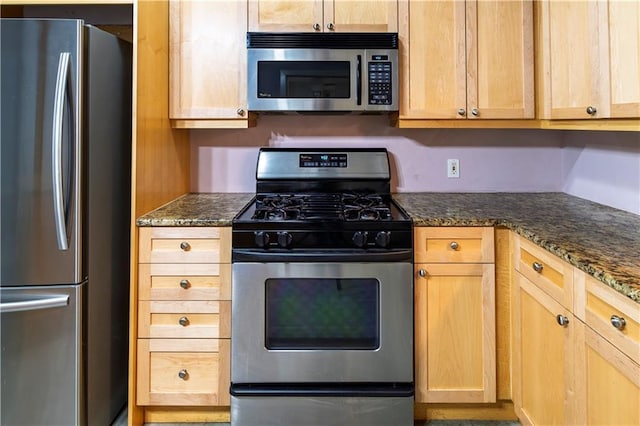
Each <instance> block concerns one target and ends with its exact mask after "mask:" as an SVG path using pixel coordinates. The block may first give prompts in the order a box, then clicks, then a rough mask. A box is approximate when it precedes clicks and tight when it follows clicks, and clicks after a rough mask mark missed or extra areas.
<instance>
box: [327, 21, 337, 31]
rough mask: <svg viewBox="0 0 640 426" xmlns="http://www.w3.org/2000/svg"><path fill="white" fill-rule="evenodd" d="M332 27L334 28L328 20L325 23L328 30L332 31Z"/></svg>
mask: <svg viewBox="0 0 640 426" xmlns="http://www.w3.org/2000/svg"><path fill="white" fill-rule="evenodd" d="M334 28H335V27H334V26H333V22H329V23H328V24H327V29H328V30H329V31H333V29H334Z"/></svg>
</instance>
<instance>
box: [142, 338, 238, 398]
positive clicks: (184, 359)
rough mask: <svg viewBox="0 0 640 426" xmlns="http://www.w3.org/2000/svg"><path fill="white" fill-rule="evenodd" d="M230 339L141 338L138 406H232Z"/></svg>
mask: <svg viewBox="0 0 640 426" xmlns="http://www.w3.org/2000/svg"><path fill="white" fill-rule="evenodd" d="M229 360H230V340H229V339H138V373H137V374H138V377H137V382H138V391H137V404H138V405H176V406H180V405H183V406H213V405H229V401H230V397H229V372H230V371H231V370H230V364H229Z"/></svg>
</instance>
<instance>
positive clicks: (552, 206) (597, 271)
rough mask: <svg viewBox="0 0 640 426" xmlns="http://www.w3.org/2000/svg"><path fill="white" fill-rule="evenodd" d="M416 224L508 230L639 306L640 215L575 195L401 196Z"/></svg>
mask: <svg viewBox="0 0 640 426" xmlns="http://www.w3.org/2000/svg"><path fill="white" fill-rule="evenodd" d="M394 198H395V200H396V201H398V203H400V205H401V206H402V207H403V208H404V209H405V210H406V212H407V213H408V214H409V215H410V216H411V218H412V220H413V223H414V226H504V227H506V228H509V229H511V230H513V231H515V232H516V233H517V234H519V235H522V236H523V237H525V238H527V239H528V240H531V241H532V242H534V243H535V244H537V245H538V246H540V247H542V248H544V249H546V250H548V251H549V252H551V253H553V254H555V255H556V256H558V257H560V258H561V259H564V260H565V261H567V262H569V263H570V264H571V265H573V266H575V267H577V268H578V269H580V270H582V271H585V272H586V273H588V274H589V275H592V276H593V277H595V278H597V279H598V280H600V281H602V282H604V283H605V284H607V285H609V286H610V287H612V288H614V289H616V290H617V291H619V292H620V293H622V294H625V295H626V296H628V297H629V298H631V299H632V300H634V301H636V302H638V303H640V216H638V215H635V214H633V213H628V212H625V211H622V210H618V209H614V208H611V207H607V206H604V205H602V204H597V203H594V202H591V201H587V200H584V199H581V198H578V197H573V196H571V195H567V194H563V193H556V192H551V193H549V192H545V193H401V194H394Z"/></svg>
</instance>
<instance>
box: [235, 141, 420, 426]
mask: <svg viewBox="0 0 640 426" xmlns="http://www.w3.org/2000/svg"><path fill="white" fill-rule="evenodd" d="M256 177H257V185H256V189H257V194H256V196H255V198H254V200H252V201H251V202H250V204H248V205H247V206H246V207H245V208H244V209H243V210H242V211H241V212H240V213H239V214H238V215H237V216H236V217H235V219H234V220H233V226H232V230H233V231H232V239H233V242H232V249H233V251H232V253H233V255H232V256H233V258H232V262H233V266H232V267H233V295H232V300H233V302H232V335H233V338H232V343H231V359H232V360H231V382H232V383H231V423H232V425H233V426H249V425H256V426H258V425H259V426H267V425H278V426H282V425H296V426H299V425H323V426H327V425H349V426H353V425H367V426H370V425H381V426H382V425H384V426H389V425H412V424H413V279H412V277H413V273H412V271H413V265H412V259H413V249H412V233H411V221H410V219H409V218H408V217H407V215H406V213H404V212H403V210H402V209H401V208H400V207H399V206H398V205H396V203H395V202H394V201H393V200H392V198H391V194H390V167H389V156H388V153H387V151H386V150H385V149H346V150H345V149H277V148H264V149H261V150H260V153H259V156H258V163H257V173H256Z"/></svg>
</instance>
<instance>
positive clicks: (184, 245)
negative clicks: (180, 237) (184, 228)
mask: <svg viewBox="0 0 640 426" xmlns="http://www.w3.org/2000/svg"><path fill="white" fill-rule="evenodd" d="M180 248H181V249H182V250H184V251H189V250H191V244H189V243H188V242H186V241H183V242H181V243H180Z"/></svg>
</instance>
